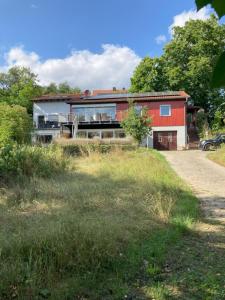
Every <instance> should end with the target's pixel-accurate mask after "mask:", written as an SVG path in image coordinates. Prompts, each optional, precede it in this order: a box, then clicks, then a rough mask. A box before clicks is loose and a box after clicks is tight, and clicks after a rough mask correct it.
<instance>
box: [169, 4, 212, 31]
mask: <svg viewBox="0 0 225 300" xmlns="http://www.w3.org/2000/svg"><path fill="white" fill-rule="evenodd" d="M210 13H211V11H210V9H209V8H207V7H203V8H202V9H200V10H199V11H197V10H189V11H183V12H182V13H181V14H179V15H176V16H175V17H173V23H172V24H171V25H170V26H169V33H170V34H171V35H172V34H173V28H174V27H175V26H180V27H183V26H184V25H185V23H186V22H187V21H189V20H207V19H208V18H209V17H210Z"/></svg>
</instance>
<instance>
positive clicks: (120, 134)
mask: <svg viewBox="0 0 225 300" xmlns="http://www.w3.org/2000/svg"><path fill="white" fill-rule="evenodd" d="M125 137H126V134H125V132H124V131H123V130H116V131H115V138H117V139H123V138H125Z"/></svg>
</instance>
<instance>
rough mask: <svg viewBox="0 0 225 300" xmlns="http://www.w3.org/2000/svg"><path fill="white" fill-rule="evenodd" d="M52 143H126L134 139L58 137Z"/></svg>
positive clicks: (132, 141) (130, 142)
mask: <svg viewBox="0 0 225 300" xmlns="http://www.w3.org/2000/svg"><path fill="white" fill-rule="evenodd" d="M54 143H56V144H58V145H62V146H64V145H86V144H96V145H115V144H116V145H127V144H133V143H134V140H133V139H132V138H131V137H127V138H111V139H99V138H96V139H81V138H76V139H66V138H58V139H55V140H54Z"/></svg>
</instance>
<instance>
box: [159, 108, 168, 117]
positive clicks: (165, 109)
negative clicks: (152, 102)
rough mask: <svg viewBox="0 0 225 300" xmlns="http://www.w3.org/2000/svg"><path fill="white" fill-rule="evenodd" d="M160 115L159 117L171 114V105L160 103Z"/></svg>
mask: <svg viewBox="0 0 225 300" xmlns="http://www.w3.org/2000/svg"><path fill="white" fill-rule="evenodd" d="M160 116H161V117H169V116H171V105H160Z"/></svg>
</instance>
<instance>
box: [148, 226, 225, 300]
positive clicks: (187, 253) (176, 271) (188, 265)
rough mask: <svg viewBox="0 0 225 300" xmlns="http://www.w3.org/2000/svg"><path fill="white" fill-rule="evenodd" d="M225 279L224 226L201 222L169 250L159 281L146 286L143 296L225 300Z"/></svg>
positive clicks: (158, 298)
mask: <svg viewBox="0 0 225 300" xmlns="http://www.w3.org/2000/svg"><path fill="white" fill-rule="evenodd" d="M224 278H225V223H221V222H218V221H215V220H204V223H200V224H199V225H198V226H197V228H196V230H193V231H190V233H189V234H188V235H186V236H184V237H183V238H182V239H181V240H180V241H179V242H178V243H176V244H175V245H173V246H172V247H171V248H170V250H169V252H168V253H167V259H166V263H165V265H164V268H163V269H162V272H159V278H158V280H157V276H156V277H155V280H156V282H155V283H154V282H152V281H146V282H145V284H144V286H145V291H146V293H145V295H146V297H147V295H151V296H154V299H157V300H165V299H174V300H175V299H177V300H178V299H180V300H189V299H196V300H198V299H208V300H220V299H225V288H224ZM146 299H148V298H146Z"/></svg>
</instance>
